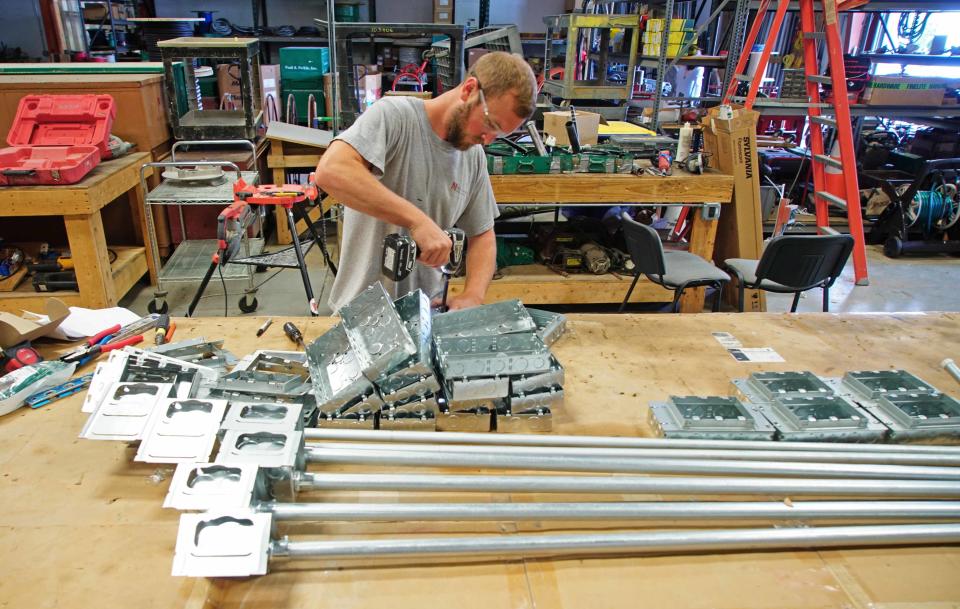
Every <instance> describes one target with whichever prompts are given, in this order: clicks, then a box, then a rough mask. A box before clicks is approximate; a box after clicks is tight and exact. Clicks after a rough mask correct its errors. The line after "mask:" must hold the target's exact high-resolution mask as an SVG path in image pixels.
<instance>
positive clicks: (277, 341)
mask: <svg viewBox="0 0 960 609" xmlns="http://www.w3.org/2000/svg"><path fill="white" fill-rule="evenodd" d="M284 321H286V320H283V319H275V320H274V327H273V328H271V330H270V331H268V332H267V334H265V335H264V336H263V338H261V339H257V338H256V337H255V330H256V328H257V326H258V325H259V324H260V323H261V320H260V319H257V318H255V317H252V318H230V319H222V318H209V319H202V318H201V319H193V320H177V322H178V330H177V338H178V339H187V338H191V337H196V336H201V335H202V336H205V337H207V338H224V339H226V345H225V346H226V347H227V348H228V349H229V350H231V351H232V352H233V353H235V354H236V355H238V356H242V355H244V354H246V353H248V352H250V351H252V350H254V349H258V348H289V346H290V343H289V342H287V340H286V338H285V337H284V336H283V334H282V333H281V332H280V331H279V327H280V325H282V323H283V322H284ZM294 321H295V322H296V323H297V325H298V326H299V327H300V328H301V329H302V330H304V334H305V335H306V337H307V340H308V341H309V340H311V339H313V338H314V337H316V336H317V335H318V334H320V333H321V332H322V331H323V330H324V329H326V328H328V327H329V326H330V325H331V324H332V323H333V321H334V320H332V319H330V318H316V319H296V320H294ZM717 331H721V332H730V333H732V334H733V335H734V336H736V337H737V338H738V339H739V340H740V341H741V342H742V343H743V344H744V346H746V347H766V346H769V347H773V348H774V349H776V350H777V352H779V353H780V354H781V355H782V356H783V357H784V358H785V359H786V363H781V364H749V363H740V362H737V361H734V359H733V358H732V357H731V356H730V355H728V354H727V353H726V351H724V349H723V348H722V347H721V346H720V345H719V344H718V343H717V341H716V340H714V338H713V337H712V336H711V332H717ZM958 344H960V314H886V315H849V316H844V315H831V314H819V313H813V314H803V315H787V314H723V313H721V314H709V315H707V314H705V315H684V316H680V315H672V316H669V315H662V316H657V317H650V316H639V315H628V316H616V315H607V316H603V315H575V316H571V318H570V324H569V331H568V333H567V334H566V335H565V336H564V337H562V338H561V339H560V341H559V342H558V343H557V344H556V345H555V346H554V351H555V353H556V354H557V356H558V358H559V359H560V361H561V362H562V363H563V364H564V365H565V366H566V371H567V381H566V384H565V388H564V389H565V393H566V403H565V404H564V406H563V407H562V408H560V409H557V412H556V415H555V430H554V431H555V432H556V433H579V434H611V435H634V436H635V435H649V428H648V426H647V425H646V423H645V418H646V413H647V406H646V405H647V402H648V401H649V400H654V399H663V398H666V397H667V396H668V395H670V394H701V395H704V394H725V393H727V392H728V389H729V383H730V379H732V378H737V377H743V376H746V375H747V374H749V373H750V372H754V371H758V370H780V371H785V370H803V369H806V370H811V371H813V372H815V373H817V374H822V375H826V376H838V375H840V374H842V373H843V372H844V371H846V370H851V369H859V368H887V367H902V368H905V369H907V370H909V371H911V372H913V373H915V374H917V375H919V376H920V377H922V378H923V379H925V380H927V381H928V382H930V383H932V384H933V385H934V386H936V387H939V388H941V389H943V390H946V391H947V392H949V393H951V394H953V395H954V396H958V395H960V386H958V385H957V384H956V382H955V381H954V380H953V379H952V378H951V377H949V376H948V375H947V374H946V373H945V372H944V371H943V370H942V369H941V368H940V367H939V365H938V362H939V361H940V360H941V359H942V358H943V357H945V356H953V357H955V358H956V357H957V356H958V355H960V354H958V353H957V351H956V349H957V345H958ZM80 402H81V397H80V396H74V397H71V398H68V399H66V400H63V401H60V402H57V403H55V404H53V405H50V406H47V407H45V408H42V409H40V410H35V411H31V410H29V409H21V410H19V411H16V412H14V413H13V414H10V415H8V416H5V417H2V418H0V438H2V442H0V464H2V475H0V506H2V507H3V509H2V510H0V543H2V547H3V549H4V552H3V553H2V554H0V572H2V573H3V577H2V578H0V599H3V603H2V604H3V606H4V607H10V608H12V609H40V608H52V607H71V608H72V607H97V608H98V609H112V608H114V607H123V608H125V609H127V608H131V607H136V608H140V609H147V608H157V609H173V608H180V607H187V608H190V609H205V608H210V607H218V608H220V609H239V608H258V609H259V608H268V607H269V608H281V607H282V608H285V609H292V608H297V607H303V608H307V607H309V608H311V609H324V608H327V607H355V608H366V607H377V608H380V607H390V608H392V609H423V608H424V607H445V606H454V607H457V608H458V609H461V608H462V609H468V608H472V607H480V608H482V609H501V608H502V609H515V608H518V607H526V608H532V607H549V608H558V607H568V608H572V607H603V608H604V609H614V608H618V607H624V608H627V607H629V608H633V607H638V606H644V607H663V608H673V607H684V608H686V607H697V608H704V609H706V608H709V609H753V608H777V609H780V608H791V609H821V608H828V607H829V608H835V607H836V608H840V607H849V608H855V609H868V608H873V609H879V608H883V609H908V608H909V609H947V608H948V607H957V606H958V605H960V577H957V574H958V573H960V547H956V546H954V547H919V548H900V549H885V548H872V549H857V550H851V549H838V550H823V551H799V550H798V551H782V552H747V553H731V554H715V555H701V556H696V555H694V556H667V557H645V558H603V559H586V560H580V559H577V560H573V559H551V560H547V559H539V560H512V561H504V562H500V561H483V562H475V563H467V564H458V565H448V566H436V565H433V564H432V563H430V562H429V561H427V562H425V561H421V560H416V561H413V562H411V563H407V564H405V565H400V566H396V565H394V566H375V565H370V564H364V565H362V566H355V565H354V566H350V565H345V564H317V563H313V564H311V563H308V562H284V561H282V560H277V561H274V562H272V563H271V565H270V574H269V575H267V576H264V577H259V578H250V579H246V580H216V581H207V580H202V579H201V580H192V579H179V578H176V579H175V578H172V577H170V575H169V573H170V566H171V561H172V556H173V549H174V541H175V536H176V531H177V520H178V516H177V513H176V512H174V511H171V510H164V509H162V508H161V507H160V506H161V502H162V501H163V497H164V495H165V493H166V490H167V485H168V483H169V479H170V476H171V473H172V471H173V470H172V468H170V467H164V466H156V465H147V464H140V463H133V462H132V457H133V455H134V454H135V448H134V447H130V446H126V445H124V444H122V443H118V442H93V441H87V440H78V439H77V434H78V433H79V432H80V429H81V428H82V426H83V423H84V421H85V419H86V415H84V414H82V413H80ZM316 471H320V470H316ZM311 497H312V498H313V499H316V498H317V497H318V495H316V494H313V495H311ZM374 497H375V499H374V500H379V501H385V502H388V501H395V500H410V499H412V497H411V496H410V495H402V496H400V497H398V494H397V493H386V492H384V493H376V494H375V495H374ZM304 498H305V499H306V498H307V497H306V496H305V497H304ZM367 498H368V497H367V496H366V495H364V494H362V493H342V494H339V495H338V496H337V499H339V500H346V501H357V500H364V499H367ZM423 499H424V497H423V496H417V500H423ZM451 499H452V500H459V501H467V500H470V499H472V500H484V498H483V497H478V495H473V496H472V497H471V498H468V497H467V496H458V497H455V498H449V497H448V498H447V500H451ZM490 499H491V500H493V501H499V502H507V501H515V500H526V499H528V498H527V497H524V496H521V495H517V496H514V495H506V494H500V495H495V496H492V497H490ZM534 499H535V500H551V499H552V500H557V501H564V500H571V499H574V498H573V497H566V496H564V497H563V498H556V496H550V497H548V496H537V497H535V498H534ZM620 499H621V497H618V496H611V497H605V498H604V500H610V501H616V500H620ZM647 499H650V498H649V497H648V498H647ZM652 499H653V500H656V499H659V497H652ZM304 526H305V525H304ZM559 526H560V525H559V524H558V523H547V522H543V523H537V522H533V523H524V524H520V525H517V524H513V523H502V524H500V525H496V524H482V523H447V524H444V523H421V524H415V525H404V526H403V527H402V529H403V531H405V532H407V533H414V532H442V531H456V532H458V533H469V532H474V531H479V532H489V533H500V534H511V533H513V532H517V531H520V530H524V531H531V530H532V531H543V530H553V529H556V528H558V527H559ZM608 526H612V525H608ZM400 528H401V527H399V526H398V525H397V524H395V523H394V524H390V523H387V524H378V525H376V526H365V525H361V524H356V523H353V524H347V525H337V524H335V523H328V524H324V525H322V526H319V527H313V528H307V529H303V528H298V529H297V534H301V533H303V532H304V531H307V530H309V531H311V532H313V533H320V534H330V535H334V534H337V535H339V534H344V535H358V534H377V533H379V534H382V535H384V536H390V534H391V533H392V532H395V531H398V530H400ZM641 599H642V600H641Z"/></svg>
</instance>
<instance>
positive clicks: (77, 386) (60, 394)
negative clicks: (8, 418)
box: [24, 372, 93, 408]
mask: <svg viewBox="0 0 960 609" xmlns="http://www.w3.org/2000/svg"><path fill="white" fill-rule="evenodd" d="M92 380H93V373H92V372H91V373H90V374H85V375H83V376H81V377H77V378H75V379H70V380H69V381H67V382H66V383H63V384H62V385H57V386H56V387H51V388H50V389H44V390H43V391H38V392H37V393H34V394H33V395H31V396H30V397H28V398H27V400H26V402H24V403H25V404H26V405H27V406H29V407H30V408H40V407H41V406H46V405H47V404H49V403H50V402H56V401H57V400H60V399H63V398H65V397H67V396H69V395H73V394H74V393H78V392H80V391H82V390H83V389H84V388H85V387H87V386H88V385H89V384H90V381H92Z"/></svg>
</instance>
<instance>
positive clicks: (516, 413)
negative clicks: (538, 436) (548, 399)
mask: <svg viewBox="0 0 960 609" xmlns="http://www.w3.org/2000/svg"><path fill="white" fill-rule="evenodd" d="M496 414H497V416H496V427H497V431H498V432H501V433H544V432H549V431H551V430H552V429H553V413H552V412H550V408H549V407H547V406H538V407H534V408H524V409H516V408H513V407H512V406H506V405H500V406H498V407H497V411H496Z"/></svg>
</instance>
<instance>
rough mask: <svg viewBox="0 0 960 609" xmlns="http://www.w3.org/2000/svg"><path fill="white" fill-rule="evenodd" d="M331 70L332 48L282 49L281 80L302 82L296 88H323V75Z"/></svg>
mask: <svg viewBox="0 0 960 609" xmlns="http://www.w3.org/2000/svg"><path fill="white" fill-rule="evenodd" d="M329 71H330V49H328V48H326V47H283V48H281V49H280V80H282V81H286V82H289V83H291V84H293V83H300V84H299V86H296V85H294V88H299V89H314V88H316V89H323V75H324V74H326V73H327V72H329Z"/></svg>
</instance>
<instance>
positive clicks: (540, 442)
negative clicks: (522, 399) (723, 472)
mask: <svg viewBox="0 0 960 609" xmlns="http://www.w3.org/2000/svg"><path fill="white" fill-rule="evenodd" d="M303 434H304V438H306V439H307V440H348V441H354V442H367V441H374V442H398V443H402V442H429V443H432V444H493V445H497V446H596V447H608V448H614V447H619V448H691V449H717V450H727V449H734V450H778V451H779V450H800V451H813V450H822V451H827V452H836V451H848V452H856V453H866V452H882V453H938V454H951V455H960V446H929V445H922V444H856V443H843V442H824V443H816V442H769V441H760V440H686V439H679V438H619V437H614V436H569V435H566V436H565V435H553V434H545V435H537V434H492V433H469V432H445V433H444V432H441V433H437V432H434V431H391V430H383V429H381V430H370V429H329V428H310V429H305V430H304V432H303Z"/></svg>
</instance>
